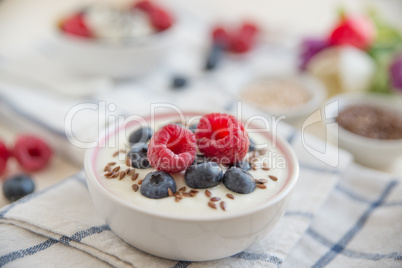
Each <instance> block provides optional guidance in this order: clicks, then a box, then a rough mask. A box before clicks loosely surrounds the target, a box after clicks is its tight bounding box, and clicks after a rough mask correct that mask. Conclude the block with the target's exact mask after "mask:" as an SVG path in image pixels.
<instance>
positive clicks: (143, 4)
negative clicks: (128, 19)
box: [133, 0, 155, 14]
mask: <svg viewBox="0 0 402 268" xmlns="http://www.w3.org/2000/svg"><path fill="white" fill-rule="evenodd" d="M133 8H136V9H139V10H142V11H144V12H145V13H148V14H149V13H150V12H151V11H152V10H154V8H155V6H154V4H153V3H152V2H151V1H148V0H143V1H139V2H136V3H135V4H134V6H133Z"/></svg>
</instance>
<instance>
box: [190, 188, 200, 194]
mask: <svg viewBox="0 0 402 268" xmlns="http://www.w3.org/2000/svg"><path fill="white" fill-rule="evenodd" d="M190 192H191V193H195V194H198V193H199V191H198V190H194V189H191V191H190Z"/></svg>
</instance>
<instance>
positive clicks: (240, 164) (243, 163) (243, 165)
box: [233, 160, 251, 171]
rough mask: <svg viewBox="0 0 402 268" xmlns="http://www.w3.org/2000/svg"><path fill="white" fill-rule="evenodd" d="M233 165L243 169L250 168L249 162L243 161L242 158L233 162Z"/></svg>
mask: <svg viewBox="0 0 402 268" xmlns="http://www.w3.org/2000/svg"><path fill="white" fill-rule="evenodd" d="M233 166H235V167H238V168H241V169H242V170H244V171H247V170H250V169H251V166H250V163H249V162H248V161H244V160H243V161H239V162H236V163H234V164H233Z"/></svg>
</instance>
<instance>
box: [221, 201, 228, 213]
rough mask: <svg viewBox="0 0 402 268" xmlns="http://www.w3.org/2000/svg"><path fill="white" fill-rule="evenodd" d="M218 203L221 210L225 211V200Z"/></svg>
mask: <svg viewBox="0 0 402 268" xmlns="http://www.w3.org/2000/svg"><path fill="white" fill-rule="evenodd" d="M219 205H220V206H221V209H222V210H223V211H226V207H227V205H226V202H225V201H222V202H221V203H220V204H219Z"/></svg>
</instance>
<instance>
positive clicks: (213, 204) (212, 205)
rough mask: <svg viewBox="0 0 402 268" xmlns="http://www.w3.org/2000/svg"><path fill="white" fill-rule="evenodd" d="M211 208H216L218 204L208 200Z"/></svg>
mask: <svg viewBox="0 0 402 268" xmlns="http://www.w3.org/2000/svg"><path fill="white" fill-rule="evenodd" d="M208 206H209V207H210V208H213V209H216V204H215V203H214V202H208Z"/></svg>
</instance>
